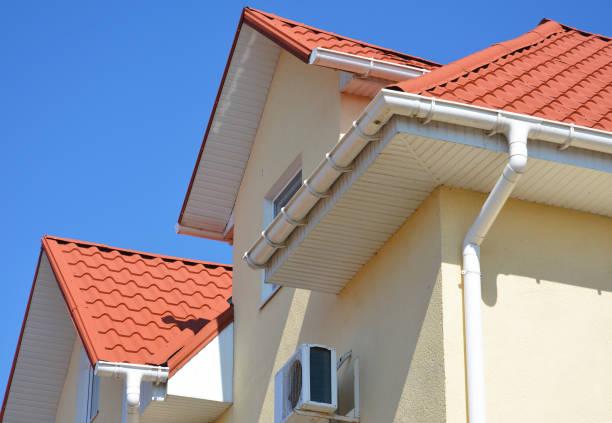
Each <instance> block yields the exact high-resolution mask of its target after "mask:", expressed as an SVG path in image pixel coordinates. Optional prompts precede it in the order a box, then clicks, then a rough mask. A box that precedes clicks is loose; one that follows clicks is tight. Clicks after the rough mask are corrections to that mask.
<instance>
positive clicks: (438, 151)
mask: <svg viewBox="0 0 612 423" xmlns="http://www.w3.org/2000/svg"><path fill="white" fill-rule="evenodd" d="M529 153H530V158H529V163H528V166H527V171H526V173H525V174H524V176H523V177H522V178H521V179H520V181H519V183H518V185H517V187H516V188H515V190H514V191H513V194H512V197H514V198H519V199H522V200H527V201H533V202H537V203H543V204H548V205H552V206H558V207H564V208H569V209H575V210H581V211H585V212H590V213H596V214H600V215H605V216H612V162H611V161H610V156H609V155H606V154H603V153H596V152H590V151H586V150H579V149H575V148H570V149H568V150H565V151H559V150H558V148H556V145H554V144H551V143H546V142H538V141H531V140H530V141H529ZM507 156H508V154H507V143H506V140H505V138H504V137H503V136H501V135H496V136H494V137H488V136H486V134H485V133H484V132H483V131H480V130H475V129H471V128H465V127H458V126H453V125H448V124H441V123H430V124H428V125H423V124H422V123H420V122H416V121H415V120H414V119H409V118H405V117H396V118H394V119H393V121H392V122H390V123H389V124H387V125H386V126H385V130H384V137H383V140H382V141H378V142H372V143H370V144H369V145H368V146H367V147H366V148H365V149H364V150H363V151H362V153H361V154H360V155H359V156H358V157H357V159H356V160H355V162H354V165H355V168H354V171H353V172H350V173H347V174H345V175H343V176H342V177H341V178H340V179H339V180H338V181H337V182H336V183H335V184H334V186H333V187H332V193H333V194H332V195H331V196H330V197H328V198H326V199H323V200H321V201H319V202H318V203H317V205H316V206H315V207H314V208H313V210H312V211H311V212H310V214H309V217H308V224H307V225H305V226H302V227H299V228H298V229H296V230H295V231H294V232H293V233H292V235H291V236H290V237H289V239H288V240H287V248H283V249H280V250H278V251H277V252H276V254H275V255H274V256H273V257H272V258H271V260H270V261H269V263H268V266H267V268H266V282H269V283H273V284H278V285H285V286H293V287H297V288H304V289H310V290H315V291H323V292H330V293H338V292H339V291H340V290H341V289H342V288H343V287H344V286H345V285H346V284H347V283H348V282H349V281H350V280H351V279H352V278H353V276H354V275H355V274H356V273H357V271H358V270H359V269H360V268H361V267H362V266H363V265H364V264H365V263H366V262H367V261H368V260H369V259H370V258H371V257H372V256H373V255H374V254H375V253H376V252H377V251H378V250H379V249H380V248H381V247H382V246H383V244H384V243H385V242H386V241H387V240H388V239H389V237H390V236H391V235H392V234H394V233H395V232H396V231H397V230H398V229H399V227H400V226H401V225H402V224H403V223H404V222H405V220H406V219H407V218H408V217H409V216H410V215H411V214H412V213H413V212H414V211H415V210H416V209H417V208H418V207H419V205H420V204H421V203H422V201H423V200H424V199H425V198H427V196H429V195H430V194H431V192H432V191H433V190H434V189H435V188H436V187H437V186H438V185H448V186H454V187H459V188H465V189H470V190H475V191H480V192H485V193H488V192H489V191H490V190H491V188H492V187H493V185H494V184H495V182H496V180H497V178H499V175H500V174H501V171H502V169H503V167H504V166H505V164H506V162H507V159H508V157H507Z"/></svg>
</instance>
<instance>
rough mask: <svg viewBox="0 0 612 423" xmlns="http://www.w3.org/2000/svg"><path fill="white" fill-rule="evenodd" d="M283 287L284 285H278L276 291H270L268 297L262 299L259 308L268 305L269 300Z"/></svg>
mask: <svg viewBox="0 0 612 423" xmlns="http://www.w3.org/2000/svg"><path fill="white" fill-rule="evenodd" d="M281 288H282V287H281V286H280V285H278V286H277V287H276V288H274V291H272V292H270V295H268V296H267V297H266V298H264V299H263V300H261V303H259V307H258V309H259V310H261V309H262V308H264V307H265V306H266V304H268V302H269V301H270V300H271V299H272V297H274V296H275V295H276V293H277V292H278V291H280V289H281Z"/></svg>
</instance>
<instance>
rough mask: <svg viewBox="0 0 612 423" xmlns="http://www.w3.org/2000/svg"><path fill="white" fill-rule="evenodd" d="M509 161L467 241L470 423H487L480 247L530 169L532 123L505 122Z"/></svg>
mask: <svg viewBox="0 0 612 423" xmlns="http://www.w3.org/2000/svg"><path fill="white" fill-rule="evenodd" d="M504 124H505V125H506V127H505V128H504V132H505V134H506V138H507V140H508V154H509V159H508V163H507V164H506V167H505V168H504V170H503V172H502V174H501V176H500V177H499V179H498V180H497V183H496V184H495V186H494V187H493V189H492V190H491V193H490V194H489V196H488V197H487V199H486V201H485V203H484V205H483V206H482V208H481V209H480V213H478V216H477V217H476V220H475V221H474V223H472V226H471V227H470V229H469V230H468V232H467V233H466V235H465V239H464V240H463V271H462V273H463V304H464V307H463V320H464V324H465V355H466V373H467V389H468V393H467V397H468V416H469V422H470V423H485V422H486V406H485V403H486V395H485V372H484V349H483V344H484V342H483V332H482V309H481V289H482V281H481V279H482V276H481V271H480V244H481V243H482V242H483V241H484V239H485V237H486V235H487V232H488V231H489V228H491V225H492V224H493V222H494V221H495V219H496V218H497V216H498V214H499V212H500V211H501V209H502V207H503V206H504V204H505V203H506V201H507V200H508V197H510V194H511V193H512V190H513V189H514V187H515V186H516V183H517V182H518V180H519V178H520V177H521V175H522V174H523V172H524V171H525V168H526V167H527V138H528V137H529V131H530V130H531V129H532V128H533V125H532V124H529V123H525V122H521V121H513V120H505V122H504Z"/></svg>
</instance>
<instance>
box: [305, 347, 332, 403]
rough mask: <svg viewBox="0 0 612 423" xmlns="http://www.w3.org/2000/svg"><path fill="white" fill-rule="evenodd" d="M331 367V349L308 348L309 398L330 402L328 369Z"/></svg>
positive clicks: (330, 386) (329, 374)
mask: <svg viewBox="0 0 612 423" xmlns="http://www.w3.org/2000/svg"><path fill="white" fill-rule="evenodd" d="M330 368H333V367H332V363H331V351H330V350H329V349H328V348H321V347H313V348H311V349H310V400H311V401H316V402H321V403H325V404H330V403H331V402H332V381H331V373H330V371H329V369H330Z"/></svg>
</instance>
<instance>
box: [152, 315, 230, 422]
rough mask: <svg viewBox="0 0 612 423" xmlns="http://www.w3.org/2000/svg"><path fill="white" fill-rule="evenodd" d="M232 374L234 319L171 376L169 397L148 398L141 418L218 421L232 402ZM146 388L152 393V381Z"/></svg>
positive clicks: (166, 420)
mask: <svg viewBox="0 0 612 423" xmlns="http://www.w3.org/2000/svg"><path fill="white" fill-rule="evenodd" d="M233 374H234V324H233V323H231V324H230V325H228V326H227V327H226V328H225V329H223V331H221V333H219V335H217V336H216V337H215V339H213V340H212V341H210V342H209V343H208V344H207V345H206V346H205V347H204V348H202V350H201V351H199V352H198V353H197V354H196V355H195V356H194V357H193V358H192V359H191V360H189V361H188V362H187V363H186V364H185V365H184V366H183V367H182V368H180V369H179V370H178V371H177V372H176V373H175V374H174V375H173V376H172V377H170V379H169V380H168V385H167V396H166V400H165V401H150V400H149V401H148V402H147V404H145V409H144V411H143V412H142V416H141V419H140V421H141V422H142V423H157V422H159V423H161V422H174V423H191V422H193V423H200V422H212V421H215V420H216V419H217V418H218V417H219V416H220V415H221V414H223V412H225V410H227V409H228V408H229V407H230V405H231V404H232V394H233V392H232V391H233V386H232V383H233ZM147 389H148V390H149V391H148V392H149V395H150V392H151V391H150V389H151V384H150V383H149V384H148V387H147ZM149 398H150V397H149Z"/></svg>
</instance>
